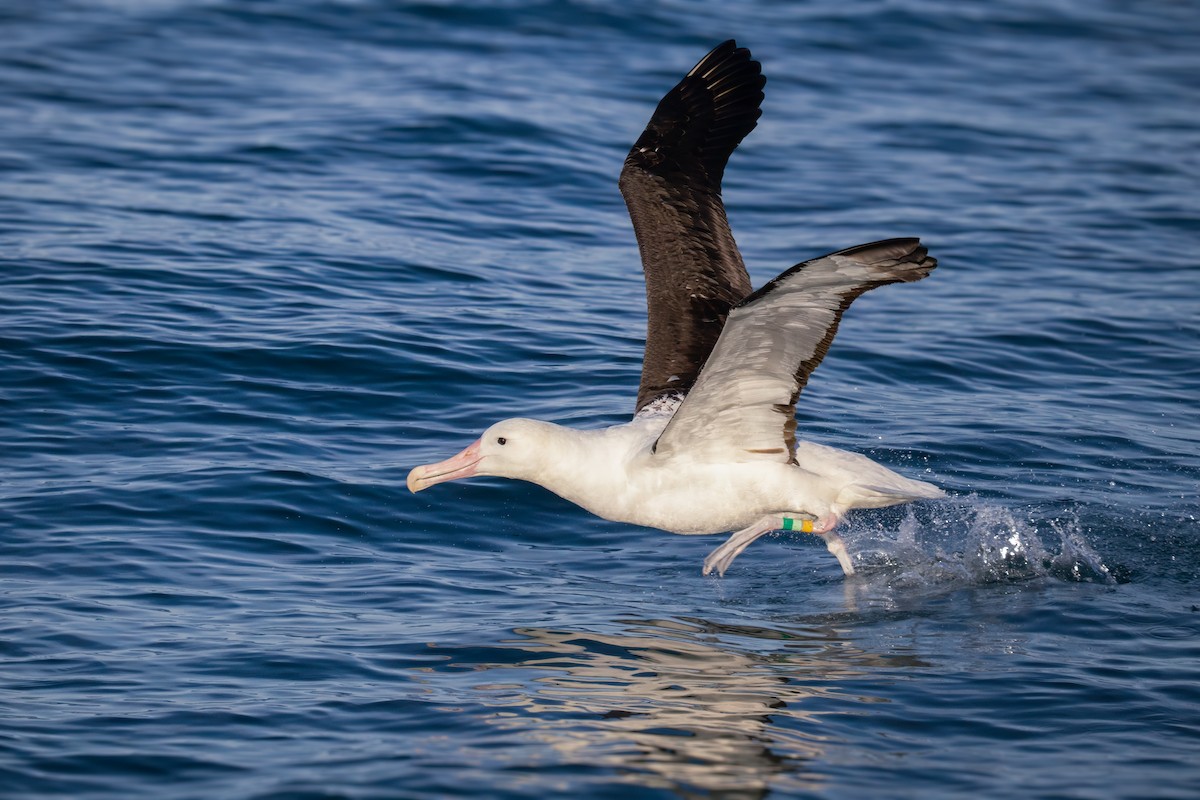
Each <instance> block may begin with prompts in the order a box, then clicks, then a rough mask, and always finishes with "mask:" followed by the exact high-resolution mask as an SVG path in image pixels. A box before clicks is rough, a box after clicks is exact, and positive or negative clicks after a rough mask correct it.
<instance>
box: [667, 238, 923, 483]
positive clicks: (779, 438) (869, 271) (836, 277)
mask: <svg viewBox="0 0 1200 800" xmlns="http://www.w3.org/2000/svg"><path fill="white" fill-rule="evenodd" d="M936 266H937V261H936V260H935V259H933V258H931V257H930V256H929V255H928V254H927V251H926V249H925V248H924V247H923V246H922V245H921V243H920V241H919V240H917V239H888V240H886V241H882V242H873V243H871V244H864V245H859V246H858V247H852V248H850V249H849V250H842V251H840V252H837V253H832V254H830V255H827V256H822V257H821V258H817V259H813V260H812V261H806V262H804V263H803V264H797V265H796V266H794V267H792V268H791V269H789V270H787V271H786V272H784V273H783V274H782V275H780V276H779V277H777V278H775V280H773V281H771V282H770V283H768V284H767V285H766V286H764V287H762V288H761V289H759V290H758V291H757V292H755V293H754V294H752V295H750V296H749V297H747V298H746V299H745V300H743V301H742V302H741V303H740V304H739V305H738V306H737V307H736V308H734V309H733V311H732V312H730V314H729V319H728V321H727V322H726V323H725V329H724V330H723V331H722V332H721V336H720V338H719V339H718V340H717V344H716V346H715V347H714V348H713V351H712V355H711V356H709V359H708V361H707V362H706V363H705V365H704V368H703V370H702V371H701V372H700V377H699V378H698V379H697V381H696V384H695V386H694V387H693V388H692V391H691V392H689V393H688V396H687V397H686V398H685V399H684V401H683V404H682V405H681V406H680V407H679V410H678V411H677V412H676V414H675V416H674V417H673V418H672V420H671V422H670V424H669V425H667V427H666V429H665V430H664V431H663V434H662V436H661V437H659V439H658V442H657V444H656V445H655V450H654V452H655V453H656V454H657V455H659V456H663V457H668V458H669V457H671V456H672V455H675V454H682V453H686V454H687V455H688V456H689V457H691V458H696V459H699V460H712V461H749V460H757V459H764V460H770V461H781V462H787V461H790V460H792V458H793V454H794V452H795V448H796V439H795V431H796V418H795V411H796V399H797V398H798V397H799V396H800V391H801V390H802V389H803V388H804V385H805V384H806V383H807V382H808V376H809V375H810V374H811V373H812V371H813V370H814V369H816V367H817V365H818V364H820V363H821V359H823V358H824V357H825V353H826V352H827V351H828V350H829V343H830V342H832V341H833V337H834V335H835V334H836V333H837V329H838V323H839V322H840V321H841V319H842V313H843V312H845V310H846V309H847V308H848V307H849V306H850V304H851V303H852V302H854V299H855V298H856V297H858V296H859V295H861V294H862V293H863V292H866V291H868V290H870V289H874V288H875V287H876V286H883V285H885V284H888V283H897V282H900V281H918V280H920V279H921V278H924V277H925V276H926V275H928V274H929V273H930V271H931V270H932V269H933V268H934V267H936Z"/></svg>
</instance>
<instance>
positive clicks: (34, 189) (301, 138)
mask: <svg viewBox="0 0 1200 800" xmlns="http://www.w3.org/2000/svg"><path fill="white" fill-rule="evenodd" d="M0 37H2V41H3V44H0V99H2V102H0V409H2V413H0V426H2V429H3V437H2V442H3V445H2V449H0V796H3V797H5V798H9V797H11V798H72V799H78V800H102V799H103V800H110V799H111V800H118V799H120V800H128V799H129V798H155V799H156V800H157V799H161V798H166V799H168V800H175V799H182V798H205V799H211V798H255V799H257V800H267V799H268V798H270V799H271V800H283V799H284V798H314V799H315V798H442V797H451V796H453V797H467V798H545V797H588V798H593V797H594V798H621V800H628V799H629V798H695V797H710V798H766V797H822V798H851V797H871V798H876V797H922V798H960V797H970V796H976V797H988V798H1093V797H1094V798H1101V797H1103V798H1181V799H1182V798H1195V797H1200V590H1198V589H1197V586H1198V585H1200V524H1198V522H1197V516H1198V515H1200V256H1198V253H1200V80H1198V79H1197V76H1200V46H1198V43H1200V14H1198V13H1197V10H1196V7H1195V5H1194V4H1192V3H1187V2H1171V1H1170V0H1146V1H1145V2H1140V3H1133V2H1126V1H1125V0H1049V1H1048V2H1047V1H1046V0H1037V1H1036V2H1035V0H1000V1H999V2H993V3H964V2H951V1H950V0H894V1H889V0H810V1H808V2H793V3H784V2H778V1H777V0H750V1H749V2H744V3H738V4H731V3H724V2H713V1H712V0H701V1H699V2H687V3H684V2H679V1H678V0H666V1H665V2H659V3H643V4H618V3H610V2H600V0H542V1H540V2H539V1H538V0H467V2H459V3H449V2H439V1H437V0H427V1H426V2H412V3H400V2H385V1H384V0H354V1H352V0H52V1H51V2H33V1H32V0H16V2H9V3H5V4H4V5H3V7H2V8H0ZM729 37H736V38H737V39H738V41H739V43H740V44H743V45H745V46H748V47H750V48H751V49H752V50H753V52H754V54H755V56H756V57H757V58H758V59H759V60H760V61H761V62H762V64H763V70H764V72H765V74H766V75H767V76H768V83H767V87H766V100H765V102H764V105H763V108H764V115H763V118H762V120H761V121H760V123H759V126H758V129H757V130H756V131H755V132H754V133H753V134H751V136H750V137H749V138H747V140H746V141H745V142H744V144H743V145H742V147H741V148H739V149H738V151H737V152H736V153H735V154H734V156H733V158H732V160H731V162H730V166H729V169H728V171H727V172H726V177H725V200H726V205H727V207H728V210H729V216H730V220H731V223H732V226H733V229H734V233H735V235H736V236H737V237H738V241H739V243H740V245H741V248H742V251H743V254H744V256H745V258H746V262H747V264H748V266H749V268H750V272H751V275H752V277H753V279H754V282H755V285H756V286H758V285H762V283H764V282H765V281H767V280H769V279H770V278H771V277H773V276H774V275H775V274H777V273H778V272H780V271H782V270H783V269H785V268H787V267H789V266H791V265H792V264H794V263H796V262H798V261H802V260H804V259H806V258H810V257H813V256H817V255H820V254H822V253H826V252H829V251H832V250H837V249H841V248H844V247H849V246H851V245H854V244H858V243H860V242H867V241H872V240H876V239H881V238H887V237H892V236H920V237H921V238H922V240H923V241H924V242H925V243H926V244H927V245H928V246H929V247H930V250H931V252H932V253H933V254H934V255H936V256H937V258H938V259H939V261H940V264H941V266H940V267H939V269H938V270H937V271H936V272H934V273H933V275H932V276H931V277H930V278H929V279H928V280H926V281H922V282H921V283H918V284H914V285H902V286H889V287H885V288H883V289H880V290H879V291H875V292H872V293H870V294H868V295H866V296H864V297H862V298H861V299H860V300H859V301H858V302H856V303H855V305H854V307H853V308H852V309H851V310H850V311H849V313H848V314H847V316H846V319H845V321H844V323H843V325H842V328H841V332H840V333H839V335H838V338H837V340H836V341H835V342H834V345H833V347H832V349H831V351H830V353H829V356H828V358H827V359H826V360H825V362H824V364H823V365H822V366H821V367H820V369H818V370H817V372H816V373H815V375H814V377H813V379H812V381H811V382H810V383H809V385H808V387H807V388H806V389H805V391H804V394H803V395H802V397H801V398H800V403H799V406H798V416H799V426H800V432H801V434H802V435H803V437H804V438H809V439H812V440H815V441H818V442H822V443H825V444H829V445H833V446H836V447H841V448H845V449H849V450H854V451H857V452H861V453H864V454H866V455H869V456H871V457H872V458H875V459H876V460H878V461H880V462H882V463H884V464H887V465H889V466H890V467H892V468H894V469H896V470H898V471H900V472H903V473H904V474H906V475H910V476H912V477H916V478H920V479H923V480H930V481H933V482H935V483H937V484H938V485H940V486H942V487H944V488H945V489H946V490H947V492H948V493H949V497H948V498H947V499H946V500H942V501H927V502H922V503H918V504H915V505H912V506H908V507H900V508H893V509H885V510H880V511H859V512H855V513H853V514H851V515H850V516H849V517H848V519H847V520H846V522H845V524H844V534H843V535H844V538H845V539H846V542H847V545H848V547H849V549H850V550H851V552H852V553H853V554H854V557H855V560H856V562H857V563H858V565H859V569H860V575H859V576H858V577H857V578H854V579H851V580H846V579H844V578H843V576H842V574H841V571H840V569H839V568H838V565H837V562H836V561H835V560H834V559H833V558H832V557H831V556H830V555H829V554H828V553H827V552H825V550H824V548H823V547H821V546H820V542H819V541H816V540H815V538H814V537H811V536H807V537H806V536H805V535H804V534H799V533H787V534H782V533H781V534H778V535H775V536H771V537H767V538H764V539H763V540H761V541H759V542H758V543H756V544H754V545H753V546H752V547H751V548H750V549H749V550H747V551H746V553H745V554H743V555H742V556H740V557H739V558H738V560H737V561H736V562H734V564H733V567H732V569H731V570H730V571H729V573H728V574H727V575H726V576H725V577H724V578H723V579H716V578H706V577H702V576H701V574H700V567H701V563H702V561H703V558H704V556H705V554H707V553H708V552H709V550H711V549H712V548H713V547H715V546H716V545H717V544H718V543H719V542H720V541H722V540H721V539H720V538H712V537H703V538H701V537H682V536H672V535H670V534H666V533H661V532H658V531H653V530H647V529H639V528H634V527H630V526H628V525H622V524H616V523H611V522H606V521H604V520H600V519H597V518H595V517H592V516H590V515H589V514H587V513H586V512H584V511H582V510H581V509H579V508H576V507H575V506H573V505H571V504H569V503H567V502H566V501H563V500H560V499H559V498H557V497H555V496H553V495H551V494H550V493H548V492H546V491H544V490H542V489H540V488H538V487H536V486H533V485H530V484H524V483H517V482H508V481H502V480H497V479H478V480H473V481H464V482H460V483H451V484H446V485H443V486H438V487H436V488H434V489H431V490H429V491H428V492H423V493H422V494H420V495H412V494H410V493H409V492H408V490H407V489H406V488H405V475H406V473H407V471H408V469H409V468H411V467H412V466H415V465H417V464H421V463H426V462H429V461H434V460H440V459H442V458H445V457H447V456H449V455H451V454H453V453H455V452H457V451H458V450H459V449H461V448H462V447H463V446H465V445H466V444H468V443H469V442H470V441H472V440H473V439H474V438H475V437H476V436H478V435H479V433H480V431H482V430H483V429H484V428H485V427H486V426H488V425H490V424H491V423H492V422H495V421H497V420H499V419H502V418H505V417H510V416H527V417H535V418H541V419H547V420H551V421H555V422H559V423H565V424H569V425H574V426H579V427H598V426H604V425H611V424H617V423H620V422H623V421H625V420H627V419H628V418H629V415H630V414H631V412H632V410H633V402H634V395H635V392H636V387H637V382H638V376H639V370H640V364H641V348H642V337H643V333H644V326H645V321H644V320H645V307H644V288H643V283H642V278H641V271H640V266H639V260H638V253H637V247H636V244H635V242H634V239H633V234H632V229H631V226H630V223H629V220H628V217H627V215H626V213H625V209H624V206H623V203H622V200H621V198H620V195H619V194H618V191H617V187H616V179H617V175H618V172H619V170H620V167H621V163H622V160H623V158H624V155H625V153H626V151H627V150H628V148H629V146H630V144H631V143H632V142H633V141H634V139H635V138H636V137H637V135H638V134H639V133H640V131H641V130H642V127H643V126H644V125H645V123H646V121H647V119H648V118H649V115H650V113H651V112H652V110H653V109H654V107H655V105H656V104H657V102H658V100H659V98H660V97H661V96H662V94H663V93H664V92H666V90H667V89H669V88H670V87H671V86H672V85H673V84H674V83H675V82H676V81H677V80H678V79H679V77H680V76H681V75H682V74H683V73H684V72H685V71H686V70H687V69H688V68H690V67H691V66H692V64H694V63H695V62H696V61H697V60H698V59H699V58H700V57H701V56H702V55H703V54H704V53H705V52H706V51H707V50H708V49H709V48H710V47H712V46H713V45H715V44H717V43H718V42H720V41H721V40H723V39H726V38H729Z"/></svg>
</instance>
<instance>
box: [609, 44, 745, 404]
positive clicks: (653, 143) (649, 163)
mask: <svg viewBox="0 0 1200 800" xmlns="http://www.w3.org/2000/svg"><path fill="white" fill-rule="evenodd" d="M765 83H766V79H765V78H763V76H762V73H761V67H760V65H759V63H758V62H757V61H753V60H751V58H750V51H749V50H747V49H745V48H744V47H738V46H737V43H736V42H734V41H733V40H732V39H731V40H729V41H727V42H725V43H723V44H721V45H718V46H717V47H716V48H715V49H714V50H713V51H712V52H710V53H709V54H708V55H706V56H705V57H704V58H703V59H701V61H700V63H698V64H697V65H696V66H695V67H693V68H692V71H691V72H689V73H688V74H687V75H686V76H685V77H684V79H683V80H682V81H680V82H679V85H678V86H676V87H675V88H674V89H672V90H671V91H670V92H668V93H667V95H666V96H665V97H663V99H662V101H661V102H660V103H659V104H658V108H657V109H655V111H654V116H652V117H651V118H650V123H649V125H647V126H646V130H645V132H643V133H642V135H641V137H639V138H638V140H637V142H636V143H635V144H634V146H633V149H632V150H630V151H629V156H628V157H627V158H626V159H625V167H624V169H623V170H622V171H621V194H622V195H623V196H624V197H625V204H626V206H627V207H628V208H629V216H630V217H631V218H632V219H633V230H634V233H635V234H636V235H637V241H638V249H639V250H640V251H641V255H642V269H643V271H644V272H645V274H646V304H647V306H648V317H649V318H648V320H647V330H646V353H645V358H644V360H643V362H642V381H641V385H640V386H639V388H638V397H637V410H638V411H641V410H642V408H644V407H645V406H646V405H647V404H649V403H651V402H653V401H654V400H655V399H656V398H658V397H662V396H663V395H668V394H684V393H686V392H687V391H688V390H689V389H691V388H692V384H693V383H695V381H696V376H697V375H698V374H699V372H700V368H701V367H702V366H703V365H704V362H705V361H706V360H707V359H708V355H709V353H710V352H712V349H713V345H715V344H716V341H717V338H718V337H719V336H720V334H721V328H722V327H723V326H724V324H725V318H726V316H727V315H728V314H729V310H730V309H731V308H732V307H733V306H734V305H735V304H736V303H737V302H738V301H740V300H741V299H742V298H744V297H745V296H746V295H748V294H749V293H750V277H749V276H748V275H747V274H746V267H745V265H744V264H743V263H742V257H741V254H739V253H738V249H737V244H736V243H735V242H734V240H733V234H732V233H731V232H730V230H729V221H728V220H727V219H726V218H725V206H724V205H723V204H722V203H721V176H722V175H723V174H724V172H725V162H726V161H727V160H728V159H729V154H730V153H732V152H733V150H734V148H736V147H737V146H738V143H739V142H741V141H742V138H743V137H744V136H745V135H746V134H748V133H749V132H750V131H752V130H754V126H755V125H756V124H757V123H758V118H759V116H760V115H761V114H762V111H761V110H760V109H759V104H760V103H762V99H763V93H762V88H763V85H764V84H765Z"/></svg>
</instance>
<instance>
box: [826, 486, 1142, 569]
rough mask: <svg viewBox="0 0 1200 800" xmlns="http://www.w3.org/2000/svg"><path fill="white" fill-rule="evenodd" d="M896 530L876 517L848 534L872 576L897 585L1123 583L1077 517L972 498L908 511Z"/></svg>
mask: <svg viewBox="0 0 1200 800" xmlns="http://www.w3.org/2000/svg"><path fill="white" fill-rule="evenodd" d="M902 513H903V515H904V516H903V518H902V519H900V520H899V523H898V524H896V522H895V520H894V518H893V519H892V520H888V519H887V518H886V517H877V518H876V520H877V521H874V522H867V521H865V520H864V521H863V522H861V523H854V524H852V525H851V526H848V528H847V530H846V531H845V532H844V533H843V538H844V539H845V540H846V544H847V546H848V547H849V549H850V550H851V552H852V553H854V559H855V565H856V566H857V567H858V569H859V571H860V572H862V573H864V574H865V575H867V576H870V575H871V574H873V573H881V572H886V573H888V579H889V582H890V583H891V584H892V585H893V586H903V585H907V584H914V585H921V586H924V587H929V586H953V585H979V584H994V583H1014V582H1019V581H1027V580H1035V579H1043V578H1048V579H1057V580H1063V581H1069V582H1076V583H1107V584H1115V583H1117V582H1118V580H1117V577H1116V576H1115V575H1114V572H1113V570H1112V569H1110V568H1109V567H1108V566H1107V565H1106V564H1105V563H1104V560H1103V558H1102V557H1101V556H1100V554H1099V553H1098V552H1097V551H1096V549H1095V548H1094V547H1093V546H1092V544H1091V543H1090V542H1089V541H1088V537H1087V535H1086V532H1085V530H1084V527H1083V525H1082V524H1081V523H1080V521H1079V517H1078V513H1077V512H1076V511H1075V510H1073V509H1068V510H1066V511H1063V512H1060V513H1058V514H1056V515H1047V514H1046V512H1045V511H1044V510H1041V511H1039V510H1037V509H1029V510H1026V511H1021V510H1018V509H1014V508H1009V507H1006V506H1002V505H999V504H996V503H992V502H986V501H983V500H980V499H979V498H978V497H977V496H975V495H968V496H966V497H961V498H954V499H951V500H948V501H946V502H942V503H931V504H923V505H921V506H908V507H906V508H905V509H904V511H903V512H902Z"/></svg>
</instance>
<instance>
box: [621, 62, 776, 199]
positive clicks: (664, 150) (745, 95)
mask: <svg viewBox="0 0 1200 800" xmlns="http://www.w3.org/2000/svg"><path fill="white" fill-rule="evenodd" d="M766 82H767V79H766V77H765V76H763V74H762V65H761V64H760V63H759V62H757V61H755V60H754V59H753V58H752V57H751V55H750V50H749V49H747V48H745V47H738V46H737V41H736V40H734V39H728V40H726V41H724V42H722V43H721V44H719V45H717V46H716V47H714V48H713V49H712V50H710V51H709V52H708V54H707V55H705V56H704V58H702V59H700V60H699V61H698V62H697V63H696V65H695V66H694V67H692V69H691V70H689V71H688V73H687V74H686V75H685V76H684V77H683V80H681V81H680V82H679V83H678V84H677V85H676V86H675V87H674V88H673V89H671V91H669V92H667V94H666V95H665V96H664V97H663V99H662V101H661V102H660V103H659V104H658V108H656V109H655V111H654V115H653V116H652V117H651V118H650V123H649V124H648V125H647V126H646V130H645V131H644V132H643V133H642V135H641V136H640V137H639V138H638V140H637V142H636V143H635V144H634V146H633V149H632V150H630V152H629V157H628V158H627V159H626V166H633V167H637V168H640V169H643V170H646V171H647V172H654V173H664V172H681V173H683V174H686V175H691V176H694V178H696V179H700V180H701V181H704V180H705V179H706V180H707V182H708V183H709V185H710V186H713V187H719V186H720V184H721V178H722V176H723V175H724V172H725V164H726V162H727V161H728V160H729V156H730V155H731V154H732V153H733V151H734V150H735V149H736V148H737V146H738V145H739V144H741V141H742V139H744V138H745V137H746V136H747V134H749V133H750V132H751V131H752V130H754V128H755V127H756V126H757V125H758V120H759V117H761V116H762V109H761V107H760V106H761V105H762V101H763V98H764V94H763V87H764V86H765V85H766Z"/></svg>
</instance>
